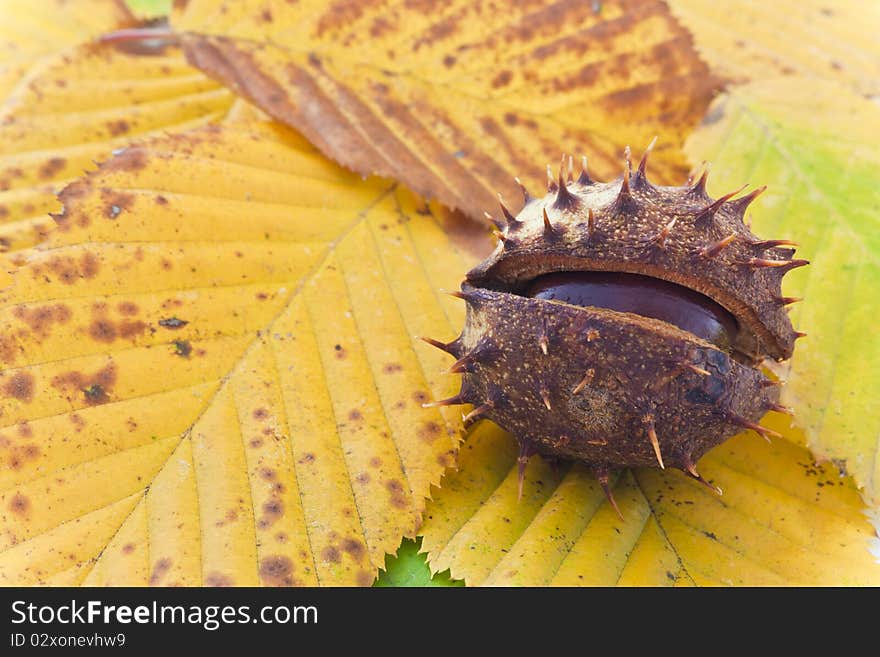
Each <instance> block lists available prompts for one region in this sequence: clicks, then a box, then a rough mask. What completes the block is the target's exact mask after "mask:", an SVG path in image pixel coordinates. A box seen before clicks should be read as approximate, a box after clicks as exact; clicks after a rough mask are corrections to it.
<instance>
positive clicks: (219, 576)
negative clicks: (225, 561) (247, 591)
mask: <svg viewBox="0 0 880 657" xmlns="http://www.w3.org/2000/svg"><path fill="white" fill-rule="evenodd" d="M205 586H235V583H234V582H233V580H232V578H231V577H230V576H229V575H224V574H223V573H218V572H216V571H214V572H210V573H208V574H207V575H206V576H205Z"/></svg>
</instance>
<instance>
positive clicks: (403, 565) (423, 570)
mask: <svg viewBox="0 0 880 657" xmlns="http://www.w3.org/2000/svg"><path fill="white" fill-rule="evenodd" d="M421 547H422V539H420V538H419V539H416V540H415V541H413V540H411V539H408V538H407V539H404V541H403V543H401V544H400V549H399V550H398V551H397V554H396V555H395V556H393V557H392V556H388V557H385V570H384V571H382V572H380V573H379V579H378V580H377V581H376V583H375V584H374V586H464V582H463V581H461V580H460V579H452V577H450V576H449V571H448V570H446V571H444V572H442V573H437V574H436V575H434V576H433V577H431V569H430V568H428V562H427V560H426V558H425V555H424V554H420V553H419V550H420V549H421Z"/></svg>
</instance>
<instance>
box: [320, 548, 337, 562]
mask: <svg viewBox="0 0 880 657" xmlns="http://www.w3.org/2000/svg"><path fill="white" fill-rule="evenodd" d="M321 558H322V559H323V560H324V561H329V562H330V563H339V562H340V561H342V555H341V554H339V550H338V549H337V548H336V547H335V546H333V545H328V546H327V547H325V548H324V549H323V550H321Z"/></svg>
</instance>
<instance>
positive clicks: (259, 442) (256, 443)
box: [248, 437, 263, 449]
mask: <svg viewBox="0 0 880 657" xmlns="http://www.w3.org/2000/svg"><path fill="white" fill-rule="evenodd" d="M248 445H250V446H251V448H252V449H259V448H260V447H262V446H263V439H262V438H260V437H257V438H251V439H250V441H249V442H248Z"/></svg>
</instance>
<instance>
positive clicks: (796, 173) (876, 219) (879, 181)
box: [688, 78, 880, 505]
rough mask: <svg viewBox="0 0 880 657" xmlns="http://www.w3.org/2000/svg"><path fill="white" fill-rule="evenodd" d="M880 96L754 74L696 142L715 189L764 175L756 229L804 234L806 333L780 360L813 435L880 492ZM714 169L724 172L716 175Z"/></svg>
mask: <svg viewBox="0 0 880 657" xmlns="http://www.w3.org/2000/svg"><path fill="white" fill-rule="evenodd" d="M878 125H880V108H878V107H877V105H876V104H875V103H872V102H870V101H867V100H864V99H862V98H860V97H859V96H856V95H855V94H853V93H852V92H850V91H848V90H847V89H846V88H845V87H842V86H840V85H838V84H835V83H832V82H823V81H817V80H805V79H799V78H791V79H783V80H775V81H768V82H762V83H754V84H750V85H747V86H744V87H741V88H737V89H735V90H733V91H732V92H731V93H730V95H728V96H725V97H722V98H721V99H719V100H718V101H717V103H716V104H715V105H714V106H713V108H712V109H711V111H710V113H709V114H708V116H707V119H706V121H705V123H704V125H703V127H701V128H700V130H698V131H697V132H696V133H695V134H694V135H693V136H692V137H691V139H690V141H689V142H688V152H689V153H690V154H691V157H692V158H693V160H694V162H699V161H700V160H711V161H712V164H713V168H712V176H710V182H713V184H714V186H715V190H716V191H720V190H722V189H727V188H728V187H732V186H735V185H736V184H739V183H740V182H742V181H745V180H748V181H750V182H752V183H754V184H756V185H757V184H766V185H768V186H769V189H768V190H767V192H766V193H765V194H764V195H763V196H762V197H761V198H760V199H758V201H757V202H756V203H755V205H754V206H753V208H754V209H753V211H752V219H753V221H754V224H755V227H756V230H757V232H758V233H759V234H761V235H767V236H769V237H786V238H790V239H794V240H796V241H798V242H799V243H800V248H799V250H798V255H799V257H805V258H808V259H809V260H811V262H812V265H811V266H810V267H804V268H802V269H800V270H798V271H796V272H794V273H792V274H791V275H790V276H787V277H786V281H785V285H784V288H783V291H784V292H785V294H786V296H794V297H803V298H804V301H803V302H802V303H798V304H797V305H795V306H794V309H793V310H792V313H791V315H792V320H793V321H794V323H795V324H796V326H797V328H798V329H800V330H802V331H805V332H806V333H807V334H808V336H807V338H806V339H804V340H800V341H799V342H798V347H797V349H796V350H795V354H794V358H792V359H791V360H790V361H788V362H787V363H785V364H784V365H782V366H781V367H780V368H779V371H780V373H781V375H782V377H783V378H784V379H787V385H786V386H785V387H784V388H783V400H784V401H785V402H786V403H787V404H789V405H791V406H793V407H794V409H795V411H796V417H797V422H798V423H799V424H800V425H802V426H803V427H804V428H805V429H806V433H807V436H808V437H809V445H810V448H811V449H812V450H813V452H814V453H815V454H817V455H818V456H820V457H822V458H830V459H834V460H835V463H837V465H838V466H839V467H840V468H841V469H845V470H846V471H847V472H849V473H850V474H851V475H852V476H853V477H854V478H855V480H856V483H858V485H859V486H860V487H861V486H864V489H865V498H866V500H867V501H868V502H869V503H871V504H875V505H876V504H880V493H878V482H880V458H878V448H880V444H878V436H880V405H878V404H877V400H876V392H875V391H876V389H877V388H878V387H880V341H878V340H877V339H876V337H875V336H876V332H877V331H876V329H875V327H874V325H875V323H876V319H877V316H878V315H880V264H878V258H880V214H878V211H877V210H878V208H880V155H878V153H880V132H878V130H877V126H878ZM713 178H714V181H713V180H712V179H713Z"/></svg>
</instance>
